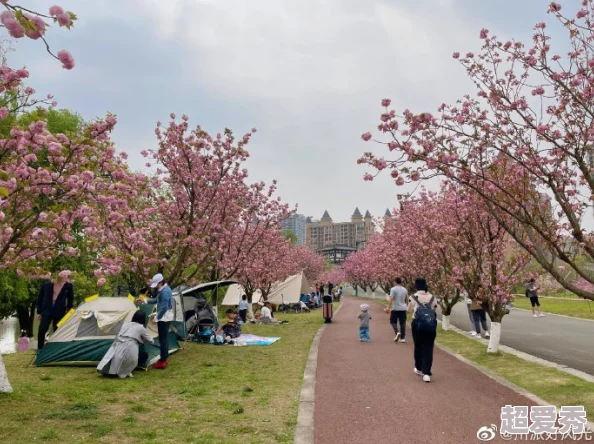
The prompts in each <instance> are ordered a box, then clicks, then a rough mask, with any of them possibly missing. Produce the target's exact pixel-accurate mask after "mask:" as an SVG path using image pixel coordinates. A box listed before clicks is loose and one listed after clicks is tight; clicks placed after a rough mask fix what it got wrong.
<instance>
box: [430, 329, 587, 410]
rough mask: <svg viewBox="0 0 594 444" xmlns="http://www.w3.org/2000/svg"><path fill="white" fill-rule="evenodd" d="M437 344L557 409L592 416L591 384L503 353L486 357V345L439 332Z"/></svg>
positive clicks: (456, 335)
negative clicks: (577, 409)
mask: <svg viewBox="0 0 594 444" xmlns="http://www.w3.org/2000/svg"><path fill="white" fill-rule="evenodd" d="M437 342H438V343H440V344H442V345H445V346H446V347H448V348H449V349H451V350H453V351H455V352H456V353H458V354H460V355H462V356H464V357H465V358H466V359H469V360H471V361H473V362H476V363H477V364H479V365H481V366H483V367H485V368H487V369H489V370H491V371H492V372H493V373H495V374H497V375H499V376H501V377H503V378H504V379H507V380H508V381H510V382H513V383H514V384H516V385H518V386H519V387H522V388H524V389H526V390H528V391H529V392H531V393H534V394H535V395H536V396H538V397H540V398H542V399H544V400H546V401H548V402H551V403H552V404H554V405H556V406H564V405H583V406H584V407H585V409H586V412H594V384H593V383H589V382H586V381H584V380H583V379H580V378H577V377H575V376H571V375H568V374H567V373H563V372H560V371H559V370H556V369H553V368H550V367H544V366H541V365H538V364H533V363H530V362H528V361H525V360H523V359H521V358H518V357H517V356H514V355H509V354H506V353H498V354H489V353H487V347H486V345H485V344H483V343H481V342H478V341H475V340H473V339H470V338H467V337H465V336H463V335H461V334H458V333H456V332H453V331H447V332H444V331H443V330H441V327H440V328H438V334H437Z"/></svg>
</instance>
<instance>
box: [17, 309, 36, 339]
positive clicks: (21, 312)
mask: <svg viewBox="0 0 594 444" xmlns="http://www.w3.org/2000/svg"><path fill="white" fill-rule="evenodd" d="M29 314H30V313H29V310H28V308H27V307H23V306H18V307H17V318H19V328H20V329H21V330H25V331H26V332H27V336H28V337H29V338H32V337H33V322H31V318H30V316H29ZM19 336H20V335H19Z"/></svg>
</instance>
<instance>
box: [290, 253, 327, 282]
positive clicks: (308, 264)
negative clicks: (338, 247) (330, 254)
mask: <svg viewBox="0 0 594 444" xmlns="http://www.w3.org/2000/svg"><path fill="white" fill-rule="evenodd" d="M292 255H293V260H294V261H295V263H296V264H297V267H298V270H300V271H302V272H303V274H304V275H305V277H306V278H307V280H308V282H309V283H313V282H317V281H318V280H319V279H320V277H321V276H322V274H323V273H324V272H325V271H326V269H327V264H326V260H325V259H324V258H323V257H322V256H320V255H319V254H317V253H316V252H315V251H314V250H312V249H311V248H309V247H307V246H304V245H297V246H295V247H294V248H293V253H292Z"/></svg>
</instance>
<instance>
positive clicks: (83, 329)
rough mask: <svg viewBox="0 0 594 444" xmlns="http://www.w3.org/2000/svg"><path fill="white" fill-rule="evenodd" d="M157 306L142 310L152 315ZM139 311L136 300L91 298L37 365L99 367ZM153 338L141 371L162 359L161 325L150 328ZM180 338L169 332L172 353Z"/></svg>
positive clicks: (51, 340)
mask: <svg viewBox="0 0 594 444" xmlns="http://www.w3.org/2000/svg"><path fill="white" fill-rule="evenodd" d="M154 306H155V305H154V304H143V305H141V306H140V309H141V310H143V311H145V312H146V313H147V315H148V314H150V313H151V312H152V310H153V309H154ZM136 310H138V308H137V307H136V305H135V304H134V298H132V297H129V298H121V297H99V296H91V297H89V298H87V299H86V300H85V302H84V303H83V304H81V305H80V306H79V307H78V308H77V309H76V311H75V310H71V311H70V312H69V313H68V314H67V315H66V316H65V317H64V319H62V320H61V321H60V324H58V326H59V327H58V329H57V330H56V331H55V333H53V334H52V336H51V337H50V338H49V340H48V341H47V342H46V343H45V346H44V347H43V349H41V350H39V351H38V352H37V357H36V359H35V365H37V366H44V365H97V364H99V361H101V359H102V358H103V356H104V355H105V353H106V352H107V350H108V349H109V347H111V344H112V343H113V340H114V339H115V337H116V335H117V334H118V332H119V331H120V328H121V327H122V324H123V323H124V322H129V321H131V320H132V316H133V315H134V312H135V311H136ZM146 327H147V330H148V332H149V334H150V335H151V336H153V338H154V342H153V343H152V344H147V345H143V346H142V347H144V348H145V351H146V352H147V354H148V359H147V361H146V362H141V363H139V367H140V368H145V369H146V368H148V366H150V365H151V364H153V363H155V362H157V360H158V359H159V341H158V336H159V334H158V332H157V325H156V323H155V322H152V321H149V322H148V325H147V326H146ZM179 348H180V346H179V342H178V339H177V335H176V334H175V333H174V332H173V331H170V332H169V353H170V354H171V353H174V352H176V351H177V350H179Z"/></svg>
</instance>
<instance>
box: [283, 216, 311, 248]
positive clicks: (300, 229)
mask: <svg viewBox="0 0 594 444" xmlns="http://www.w3.org/2000/svg"><path fill="white" fill-rule="evenodd" d="M308 219H309V218H308ZM305 221H306V218H305V216H304V215H303V214H292V215H291V216H289V217H288V218H286V219H285V220H283V221H282V222H281V226H282V227H283V230H284V231H288V230H291V231H292V232H293V233H295V235H296V236H297V243H298V244H300V245H303V244H305Z"/></svg>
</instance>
